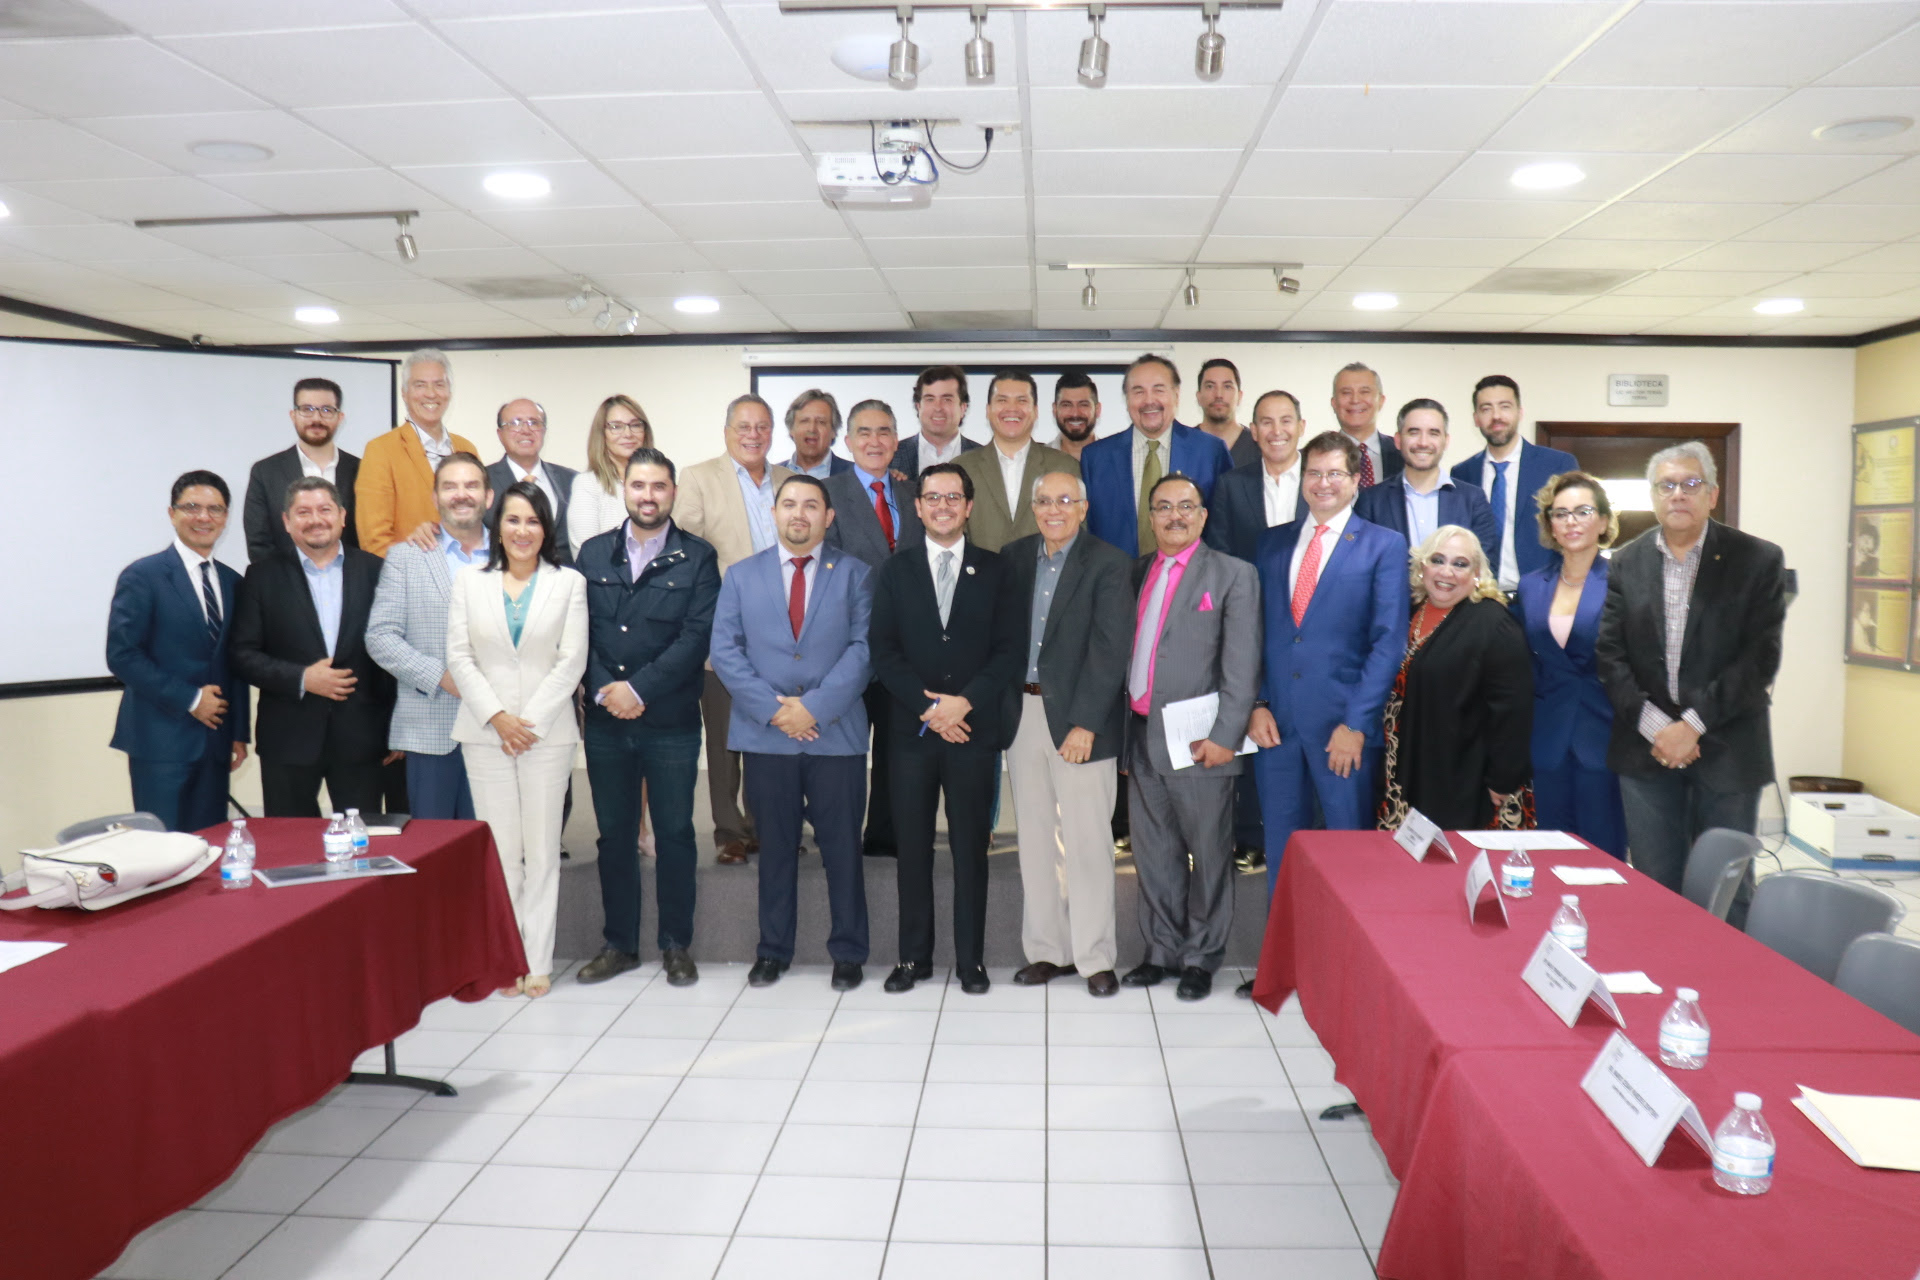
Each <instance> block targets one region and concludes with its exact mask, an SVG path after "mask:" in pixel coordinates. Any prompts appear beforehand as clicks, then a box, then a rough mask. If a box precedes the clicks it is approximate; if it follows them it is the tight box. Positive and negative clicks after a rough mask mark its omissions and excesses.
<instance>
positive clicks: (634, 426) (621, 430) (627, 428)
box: [606, 422, 647, 436]
mask: <svg viewBox="0 0 1920 1280" xmlns="http://www.w3.org/2000/svg"><path fill="white" fill-rule="evenodd" d="M606 430H607V434H608V435H610V436H643V435H645V434H647V424H646V423H644V422H609V423H608V424H607V427H606Z"/></svg>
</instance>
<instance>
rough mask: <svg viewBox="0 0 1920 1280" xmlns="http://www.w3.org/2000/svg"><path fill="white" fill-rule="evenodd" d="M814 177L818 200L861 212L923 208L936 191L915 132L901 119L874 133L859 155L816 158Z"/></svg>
mask: <svg viewBox="0 0 1920 1280" xmlns="http://www.w3.org/2000/svg"><path fill="white" fill-rule="evenodd" d="M814 176H815V178H816V179H817V180H818V181H819V183H820V198H821V199H822V200H825V201H826V202H827V203H828V204H833V205H845V206H849V207H855V208H862V209H924V208H926V207H927V206H928V205H929V204H932V203H933V193H934V192H935V191H937V190H938V189H939V187H940V171H939V169H938V168H937V167H936V166H935V165H934V162H933V154H932V152H931V151H930V149H929V148H928V147H927V144H926V142H925V140H924V139H923V138H922V136H921V132H920V127H919V126H918V125H917V124H914V123H911V122H909V121H905V120H896V121H892V122H890V123H888V124H887V125H886V126H885V127H884V128H878V129H876V130H875V136H874V141H873V145H872V146H871V147H869V148H868V149H867V150H865V151H829V152H823V153H821V155H820V157H819V164H818V167H817V168H816V169H815V171H814Z"/></svg>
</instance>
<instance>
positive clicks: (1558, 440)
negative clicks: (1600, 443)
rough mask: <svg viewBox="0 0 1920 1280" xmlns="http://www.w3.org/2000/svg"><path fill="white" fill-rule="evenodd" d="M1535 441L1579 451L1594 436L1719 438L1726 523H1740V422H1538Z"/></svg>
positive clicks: (1735, 524) (1721, 494)
mask: <svg viewBox="0 0 1920 1280" xmlns="http://www.w3.org/2000/svg"><path fill="white" fill-rule="evenodd" d="M1533 434H1534V442H1535V443H1536V444H1543V445H1546V446H1548V447H1549V448H1553V449H1565V450H1566V451H1567V452H1568V453H1571V454H1574V455H1575V456H1576V457H1577V456H1578V455H1579V450H1578V449H1577V448H1575V447H1573V446H1575V445H1577V444H1578V443H1579V442H1580V441H1581V440H1583V439H1592V438H1594V437H1614V438H1619V437H1624V436H1651V437H1653V438H1655V439H1659V440H1672V441H1673V442H1674V443H1675V444H1679V443H1682V442H1684V441H1687V440H1718V441H1720V442H1721V447H1722V449H1723V450H1724V452H1725V453H1726V458H1727V464H1726V466H1725V467H1723V468H1722V469H1721V470H1722V474H1721V476H1720V503H1721V509H1722V510H1723V511H1724V512H1725V513H1726V523H1727V524H1728V525H1730V526H1731V527H1733V528H1735V529H1738V528H1739V527H1740V424H1739V423H1737V422H1538V421H1536V422H1535V423H1534V424H1533Z"/></svg>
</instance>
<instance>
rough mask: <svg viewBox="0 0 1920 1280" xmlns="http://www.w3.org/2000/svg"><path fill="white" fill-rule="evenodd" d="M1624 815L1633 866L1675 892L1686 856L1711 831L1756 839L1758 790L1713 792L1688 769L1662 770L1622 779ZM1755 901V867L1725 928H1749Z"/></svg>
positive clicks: (1738, 892)
mask: <svg viewBox="0 0 1920 1280" xmlns="http://www.w3.org/2000/svg"><path fill="white" fill-rule="evenodd" d="M1620 798H1621V800H1622V801H1624V802H1625V805H1626V811H1627V847H1628V850H1629V853H1630V859H1629V860H1630V862H1631V863H1632V865H1633V867H1634V868H1635V869H1636V870H1638V871H1641V872H1644V873H1645V874H1647V875H1649V876H1652V877H1653V878H1654V879H1655V880H1658V881H1659V882H1660V883H1661V884H1663V885H1665V886H1666V887H1667V888H1669V889H1671V890H1673V891H1674V892H1675V893H1678V892H1680V886H1681V883H1682V882H1683V881H1684V880H1685V879H1686V876H1687V855H1688V854H1689V853H1691V852H1692V851H1693V842H1694V841H1695V840H1698V839H1699V838H1700V833H1701V832H1703V831H1705V830H1707V829H1708V828H1709V827H1731V828H1732V829H1733V830H1735V831H1744V832H1746V833H1747V834H1748V835H1753V834H1754V828H1755V827H1756V826H1758V825H1759V822H1760V789H1759V788H1758V787H1755V788H1752V789H1750V790H1743V791H1716V790H1713V789H1712V788H1710V787H1707V786H1705V785H1703V784H1702V783H1701V782H1700V780H1699V779H1698V778H1696V777H1694V776H1693V774H1692V772H1691V771H1690V770H1687V769H1663V770H1662V771H1661V772H1659V773H1656V774H1650V775H1647V776H1645V777H1637V776H1625V777H1622V778H1621V779H1620ZM1752 901H1753V868H1752V867H1748V868H1747V874H1746V878H1745V879H1743V880H1742V881H1741V882H1740V887H1739V888H1738V889H1737V890H1735V891H1734V895H1733V907H1732V909H1731V910H1729V911H1728V912H1727V923H1728V924H1730V925H1732V926H1733V927H1734V928H1736V929H1744V928H1746V927H1747V905H1748V904H1749V903H1751V902H1752Z"/></svg>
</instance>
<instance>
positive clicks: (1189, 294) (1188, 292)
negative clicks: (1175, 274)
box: [1180, 271, 1200, 307]
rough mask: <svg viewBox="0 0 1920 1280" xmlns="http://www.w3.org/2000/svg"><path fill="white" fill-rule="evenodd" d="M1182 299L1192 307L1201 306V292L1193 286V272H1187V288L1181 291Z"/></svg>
mask: <svg viewBox="0 0 1920 1280" xmlns="http://www.w3.org/2000/svg"><path fill="white" fill-rule="evenodd" d="M1180 299H1181V301H1183V302H1185V303H1186V304H1187V305H1188V306H1190V307H1197V306H1199V305H1200V290H1198V289H1196V288H1194V286H1193V272H1191V271H1189V272H1187V287H1186V288H1185V289H1183V290H1181V293H1180Z"/></svg>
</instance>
